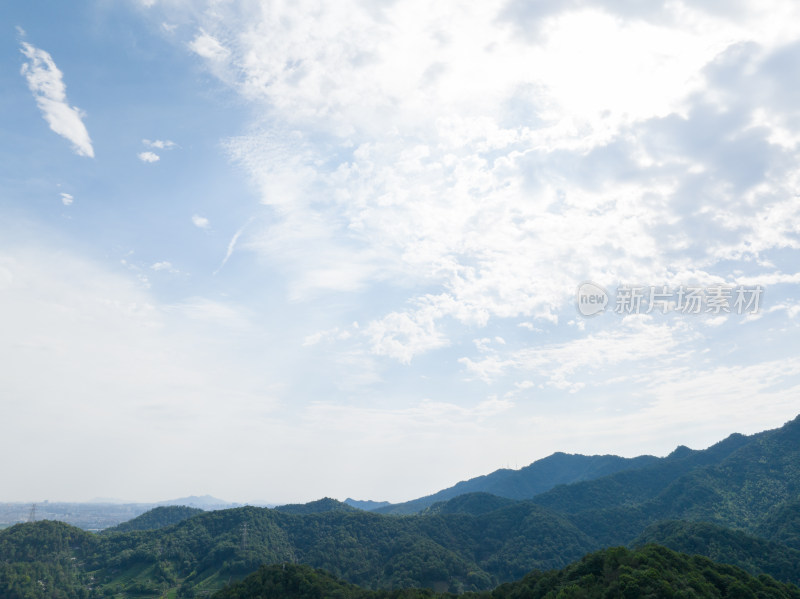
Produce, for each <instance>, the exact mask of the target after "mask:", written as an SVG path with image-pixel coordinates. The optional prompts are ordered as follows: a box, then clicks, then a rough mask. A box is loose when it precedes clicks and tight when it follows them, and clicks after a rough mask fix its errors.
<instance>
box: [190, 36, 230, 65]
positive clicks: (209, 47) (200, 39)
mask: <svg viewBox="0 0 800 599" xmlns="http://www.w3.org/2000/svg"><path fill="white" fill-rule="evenodd" d="M189 48H190V49H191V50H192V51H193V52H195V53H196V54H198V55H199V56H202V57H203V58H207V59H208V60H212V61H217V62H219V61H223V60H225V59H226V58H228V56H230V50H228V49H227V48H225V47H224V46H223V45H222V44H221V43H220V42H219V40H217V39H216V38H215V37H214V36H212V35H209V34H208V33H206V32H205V31H203V30H200V32H199V33H198V34H197V36H196V37H195V38H194V39H193V40H192V41H191V43H190V44H189Z"/></svg>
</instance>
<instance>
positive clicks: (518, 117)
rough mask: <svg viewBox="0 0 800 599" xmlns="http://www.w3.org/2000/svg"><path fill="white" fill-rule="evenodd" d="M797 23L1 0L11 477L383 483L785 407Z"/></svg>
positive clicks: (266, 495)
mask: <svg viewBox="0 0 800 599" xmlns="http://www.w3.org/2000/svg"><path fill="white" fill-rule="evenodd" d="M798 22H800V4H798V3H797V2H795V1H794V0H760V1H758V2H756V1H754V0H752V1H751V0H738V1H735V2H730V1H729V2H717V1H714V0H702V1H695V2H682V1H680V0H677V1H672V0H671V1H668V2H648V3H637V2H628V1H621V0H604V1H600V0H598V1H590V0H570V1H568V2H555V1H542V2H531V1H524V0H481V1H480V2H455V1H449V0H443V1H441V2H437V3H434V4H431V3H429V2H421V1H418V0H341V1H337V2H319V1H310V0H293V1H292V2H283V1H279V0H275V1H268V0H261V1H256V0H116V1H112V0H78V1H76V2H59V1H56V0H37V1H33V2H3V3H2V4H0V27H1V28H2V29H1V31H2V33H0V89H2V92H1V93H0V426H1V427H2V434H1V435H0V455H2V456H4V458H3V459H2V460H0V480H2V481H3V482H2V485H0V501H43V500H45V499H48V500H51V501H56V500H61V501H85V500H90V499H92V498H96V497H106V498H108V497H113V498H119V499H124V500H128V501H159V500H166V499H169V498H173V497H181V496H186V495H191V494H195V495H201V494H211V495H214V496H217V497H220V498H222V499H225V500H227V501H236V502H269V503H288V502H299V501H310V500H314V499H318V498H320V497H323V496H330V497H335V498H338V499H345V498H346V497H353V498H357V499H373V500H388V501H393V502H397V501H404V500H408V499H412V498H415V497H419V496H422V495H426V494H429V493H432V492H435V491H437V490H439V489H442V488H445V487H448V486H450V485H452V484H454V483H456V482H458V481H459V480H464V479H467V478H470V477H473V476H477V475H480V474H486V473H488V472H491V471H493V470H496V469H498V468H506V467H508V468H518V467H522V466H524V465H527V464H529V463H531V462H533V461H534V460H536V459H540V458H542V457H545V456H547V455H549V454H551V453H553V452H555V451H565V452H569V453H584V454H607V453H612V454H617V455H624V456H635V455H640V454H653V455H666V454H668V453H669V452H670V451H672V450H673V449H674V448H675V447H676V446H677V445H680V444H683V445H688V446H689V447H693V448H696V449H701V448H704V447H707V446H709V445H711V444H713V443H714V442H716V441H719V440H721V439H723V438H725V437H726V436H727V435H729V434H731V433H733V432H740V433H745V434H750V433H755V432H758V431H761V430H765V429H770V428H776V427H778V426H781V425H782V424H783V423H784V422H786V421H788V420H790V419H792V418H794V417H795V416H796V415H797V414H798V413H800V343H798V341H797V339H798V334H799V333H800V326H799V325H800V251H799V250H800V199H799V198H800V170H799V169H798V164H800V162H798V158H800V34H798V31H797V27H796V23H798ZM692 294H693V295H694V296H695V297H699V298H700V300H699V301H700V303H699V304H692V305H693V306H694V308H691V307H690V304H688V303H687V301H685V300H686V299H687V298H688V297H689V295H692ZM589 296H591V297H592V298H596V299H587V298H589ZM581 298H583V299H581ZM626 298H627V299H626ZM659 299H660V301H658V300H659ZM737 300H746V301H738V302H737ZM595 301H596V302H600V303H599V304H597V303H592V302H595ZM597 306H600V307H599V308H597ZM593 308H597V313H594V314H591V313H590V312H592V311H593ZM602 308H604V309H602ZM687 308H688V309H687ZM695 308H696V309H695Z"/></svg>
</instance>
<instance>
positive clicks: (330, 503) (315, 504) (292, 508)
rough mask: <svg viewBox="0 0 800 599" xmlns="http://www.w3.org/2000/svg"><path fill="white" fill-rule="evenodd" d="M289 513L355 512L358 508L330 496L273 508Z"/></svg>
mask: <svg viewBox="0 0 800 599" xmlns="http://www.w3.org/2000/svg"><path fill="white" fill-rule="evenodd" d="M273 509H275V510H277V511H279V512H285V513H287V514H322V513H324V512H354V511H356V510H357V509H358V508H355V507H353V506H352V505H348V504H346V503H342V502H341V501H337V500H335V499H331V498H330V497H324V498H322V499H318V500H317V501H311V502H309V503H290V504H287V505H279V506H277V507H275V508H273Z"/></svg>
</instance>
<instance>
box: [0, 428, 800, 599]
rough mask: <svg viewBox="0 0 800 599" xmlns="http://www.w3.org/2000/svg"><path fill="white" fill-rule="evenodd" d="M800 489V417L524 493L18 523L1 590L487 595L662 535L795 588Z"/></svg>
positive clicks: (3, 549) (10, 594)
mask: <svg viewBox="0 0 800 599" xmlns="http://www.w3.org/2000/svg"><path fill="white" fill-rule="evenodd" d="M799 496H800V419H795V420H794V421H792V422H790V423H788V424H787V425H785V426H784V427H782V428H781V429H777V430H774V431H767V432H765V433H760V434H758V435H753V436H751V437H744V436H742V435H733V436H731V437H729V438H728V439H726V440H725V441H722V442H720V443H718V444H716V445H714V446H712V447H711V448H709V449H707V450H703V451H692V450H689V449H686V448H679V449H678V450H676V451H675V452H673V454H671V455H670V456H668V457H667V458H662V459H656V461H653V460H646V461H645V463H636V465H635V467H634V468H633V469H632V470H627V471H619V472H614V473H612V474H609V475H608V476H604V477H600V478H596V479H592V480H584V481H581V482H577V483H572V484H569V485H560V486H555V487H553V488H551V489H550V490H549V491H547V492H545V493H543V494H540V495H537V496H535V497H532V498H530V499H526V500H515V499H511V498H508V497H498V496H496V495H492V494H489V493H486V492H476V493H470V494H464V495H460V496H457V497H455V498H453V499H450V500H447V501H441V502H436V503H434V504H431V505H429V506H428V507H427V508H425V509H424V511H423V512H422V513H420V514H414V515H407V516H401V515H385V514H380V513H375V512H374V511H373V512H368V511H364V510H359V509H356V508H354V507H352V506H350V505H346V504H344V503H341V502H338V501H336V500H334V499H329V498H326V499H322V500H319V501H315V502H311V503H309V504H304V505H290V506H282V507H279V508H275V509H267V508H256V507H243V508H235V509H227V510H218V511H209V512H199V511H196V510H192V509H191V508H185V509H184V508H180V509H175V508H158V509H156V510H153V511H151V512H148V513H146V514H144V515H142V516H140V517H139V518H135V519H134V520H132V521H131V522H129V523H128V525H127V526H123V527H118V528H116V529H112V530H109V531H106V532H103V533H100V534H94V533H89V532H86V531H83V530H81V529H78V528H74V527H72V526H68V525H66V524H63V523H60V522H52V521H40V522H32V523H27V524H18V525H15V526H12V527H10V528H8V529H5V530H2V531H0V597H3V598H4V599H5V598H8V599H17V598H23V597H24V598H26V599H27V598H39V597H41V598H43V599H44V598H52V597H65V598H72V597H99V596H108V597H134V596H136V597H161V596H163V595H165V594H168V595H169V596H170V597H175V598H181V597H195V596H202V595H203V594H205V593H208V592H214V591H217V590H219V589H221V588H222V587H224V586H225V585H226V584H229V583H233V582H236V581H238V580H241V579H243V578H244V577H245V576H247V575H248V574H250V573H252V572H254V571H255V570H257V569H258V568H260V567H261V566H263V565H265V564H267V565H268V564H304V565H307V566H310V567H312V568H321V569H323V570H325V571H326V572H329V573H330V575H332V576H335V577H336V578H337V579H340V580H342V581H346V582H347V583H351V584H356V585H359V586H360V587H362V590H364V591H365V592H366V591H367V590H382V589H383V590H387V589H395V590H397V589H410V588H427V589H432V590H435V591H436V592H439V593H443V592H450V593H465V592H474V593H478V592H488V591H490V590H491V589H494V588H496V587H498V585H502V584H503V583H509V582H512V581H515V580H519V579H521V578H522V577H526V576H528V575H529V573H530V572H531V571H538V572H548V571H554V570H558V569H563V568H565V567H568V566H569V565H570V564H574V563H575V562H576V561H577V560H580V559H581V558H582V556H584V555H586V554H589V553H592V552H596V551H598V550H601V549H603V548H604V547H612V546H620V545H625V546H629V547H641V546H642V545H646V544H650V543H656V544H658V545H662V546H666V547H668V548H670V549H672V550H676V551H681V552H684V553H687V554H700V555H704V556H706V558H710V559H713V560H715V561H717V562H721V563H725V564H730V565H734V566H737V567H739V568H741V569H742V570H744V571H746V572H748V573H749V574H750V575H753V576H759V575H770V576H771V577H773V578H775V579H777V580H779V581H781V582H785V583H795V584H796V583H799V582H800V559H798V558H799V557H800V547H798V539H799V538H800V501H798V497H799ZM569 567H571V566H569ZM528 578H529V577H528ZM528 578H526V579H525V580H527V579H528ZM537 584H538V583H537ZM670 584H671V583H670ZM500 588H504V587H500ZM737 588H738V587H737ZM551 590H552V589H551ZM504 592H505V591H504ZM509 592H511V591H509ZM558 592H559V593H561V592H562V591H558ZM564 592H566V591H564ZM570 592H571V591H570ZM680 592H684V591H680ZM686 592H688V591H686ZM764 592H766V591H764ZM508 596H514V595H508ZM526 596H527V595H526ZM576 596H577V595H576ZM587 596H588V595H587ZM765 596H769V595H765Z"/></svg>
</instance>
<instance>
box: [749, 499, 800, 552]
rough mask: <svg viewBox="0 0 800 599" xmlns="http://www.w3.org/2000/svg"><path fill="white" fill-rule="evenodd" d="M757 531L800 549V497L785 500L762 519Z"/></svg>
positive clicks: (761, 534)
mask: <svg viewBox="0 0 800 599" xmlns="http://www.w3.org/2000/svg"><path fill="white" fill-rule="evenodd" d="M756 532H757V533H758V534H759V535H760V536H762V537H764V538H767V539H770V540H772V541H775V542H777V543H783V544H784V545H788V546H789V547H792V548H794V549H797V550H800V499H797V500H790V501H785V502H783V503H781V504H779V505H777V506H775V507H774V508H772V509H771V510H770V511H769V512H768V513H767V515H766V516H764V517H763V518H762V519H761V522H759V524H758V526H757V527H756Z"/></svg>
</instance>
